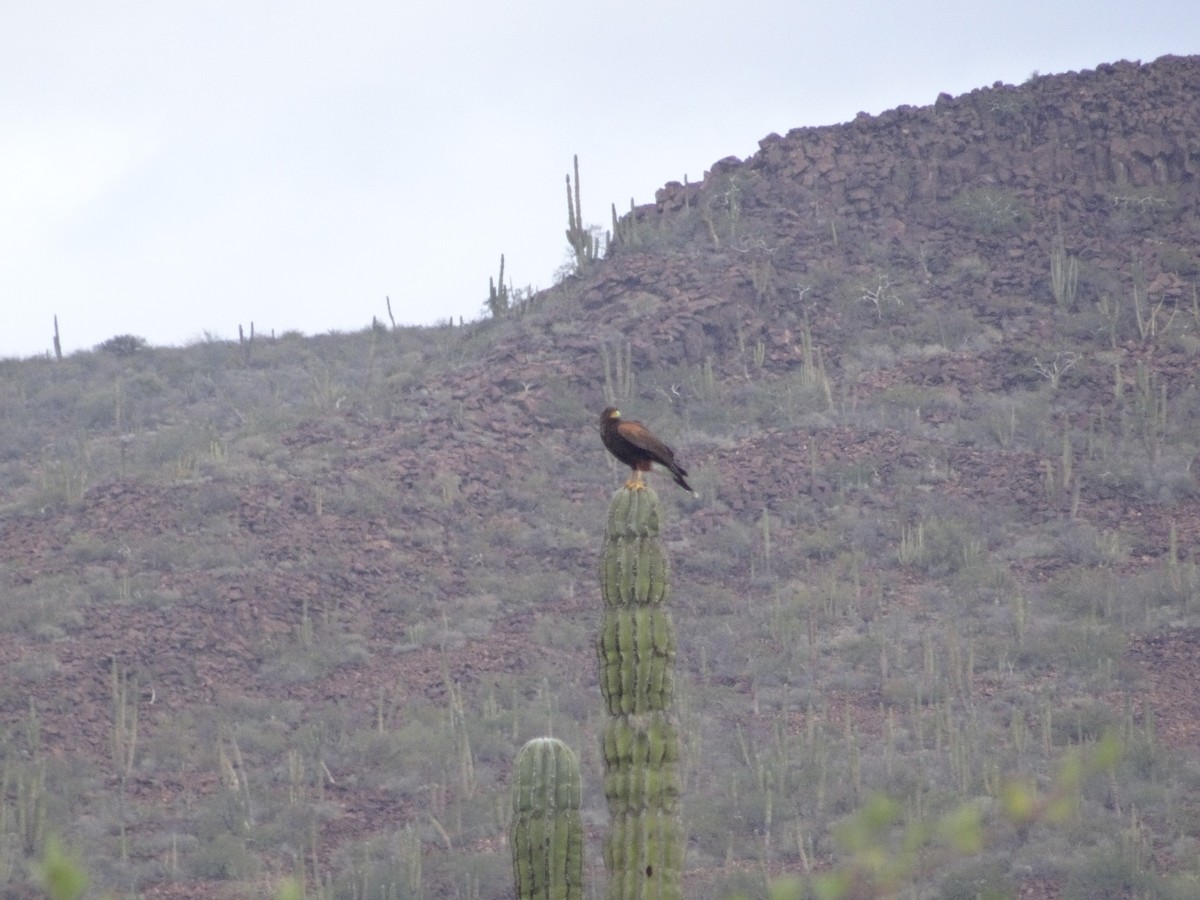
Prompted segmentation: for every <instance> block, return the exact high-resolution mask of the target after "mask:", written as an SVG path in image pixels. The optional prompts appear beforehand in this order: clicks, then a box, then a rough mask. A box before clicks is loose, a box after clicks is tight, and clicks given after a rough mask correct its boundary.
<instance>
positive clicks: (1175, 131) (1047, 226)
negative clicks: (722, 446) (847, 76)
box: [560, 56, 1200, 367]
mask: <svg viewBox="0 0 1200 900" xmlns="http://www.w3.org/2000/svg"><path fill="white" fill-rule="evenodd" d="M1197 97H1200V56H1190V57H1173V56H1167V57H1163V58H1161V59H1159V60H1157V61H1155V62H1153V63H1148V64H1144V65H1143V64H1139V63H1131V62H1118V63H1113V64H1109V65H1102V66H1099V67H1097V68H1096V69H1094V70H1090V71H1085V72H1079V73H1069V74H1065V75H1053V76H1039V77H1034V78H1031V79H1030V80H1029V81H1028V82H1026V83H1025V84H1022V85H1020V86H1011V85H1003V84H996V85H994V86H992V87H990V88H980V89H978V90H975V91H972V92H970V93H968V94H964V95H962V96H960V97H950V96H948V95H945V94H943V95H942V96H940V97H938V98H937V100H936V102H935V103H933V104H931V105H929V106H923V107H915V106H902V107H899V108H897V109H894V110H890V111H888V112H885V113H883V114H881V115H878V116H870V115H866V114H860V115H859V116H858V117H857V118H856V119H855V120H854V121H852V122H849V123H846V124H842V125H834V126H827V127H819V128H798V129H795V130H793V131H791V132H789V133H788V134H787V135H786V136H783V137H781V136H779V135H775V134H772V135H769V136H768V137H766V138H764V139H763V140H762V141H760V148H761V149H760V150H759V152H757V153H755V154H754V155H753V156H751V157H749V158H748V159H746V160H744V161H743V160H738V159H736V158H733V157H730V158H727V159H724V160H721V161H719V162H717V163H715V164H714V165H713V166H712V169H711V170H710V171H709V172H706V173H705V177H704V180H703V181H701V182H698V183H693V184H680V183H677V182H672V183H669V184H667V185H665V186H664V187H663V188H661V189H660V190H659V191H658V192H657V195H656V200H655V202H654V203H653V204H647V205H644V206H640V207H636V208H635V209H633V210H632V211H631V212H630V213H628V214H626V216H624V217H622V218H621V220H620V221H619V223H618V226H617V236H616V239H615V242H614V246H613V251H614V252H612V253H611V254H610V255H609V257H608V258H606V259H605V260H604V261H603V262H601V263H600V264H598V265H595V266H594V267H593V268H592V269H591V271H589V272H588V273H586V275H585V276H584V279H585V282H584V284H583V289H582V291H581V294H580V296H581V298H582V302H581V307H582V313H583V317H582V319H581V321H580V323H579V324H580V329H581V331H580V338H581V340H583V341H584V342H585V343H587V344H588V345H590V346H593V347H594V344H595V340H596V338H597V337H599V338H601V339H602V340H618V339H619V340H625V339H630V340H632V342H633V349H634V354H635V361H636V364H637V365H638V367H645V366H650V367H653V366H656V365H660V364H680V363H686V364H690V365H696V364H702V363H703V362H704V361H705V360H706V359H709V358H713V359H715V360H716V361H717V364H718V365H719V364H720V360H721V358H722V356H725V355H728V354H729V351H731V350H732V349H734V343H733V342H734V341H735V337H737V339H739V340H741V341H742V342H744V341H746V340H750V341H758V340H762V341H764V342H765V344H766V348H767V354H768V358H769V360H770V361H771V362H772V363H779V362H782V361H784V360H783V357H782V356H781V355H786V356H787V357H788V358H790V359H791V360H792V362H796V361H797V360H798V358H799V357H798V354H797V344H796V340H795V337H796V332H797V330H798V328H799V327H800V315H799V312H798V309H799V306H800V304H798V303H797V292H798V291H801V290H803V289H804V286H805V285H808V286H809V287H812V286H813V285H819V286H818V288H817V289H815V290H813V291H812V293H811V294H809V295H808V296H807V298H806V299H805V305H806V306H807V309H806V311H805V312H804V315H805V316H807V320H808V321H809V322H810V323H811V324H812V325H813V328H814V331H819V330H820V329H821V328H822V326H823V325H829V324H830V323H831V322H832V323H833V325H834V327H840V325H839V323H838V322H837V321H835V319H836V318H837V317H842V316H844V315H845V311H846V310H848V309H854V308H859V309H862V308H865V307H864V306H863V304H858V303H857V301H858V300H859V299H861V298H860V297H859V294H857V293H854V291H855V290H857V289H858V287H859V286H860V285H861V286H862V287H863V288H864V290H867V289H870V287H871V286H872V285H873V284H874V285H877V284H879V283H881V282H879V281H877V279H885V280H886V279H893V280H894V282H895V283H896V284H897V285H898V286H900V287H903V288H906V289H908V290H909V291H910V294H911V296H910V297H909V298H908V300H907V302H912V301H913V300H914V299H916V298H917V297H918V296H919V297H921V298H925V299H926V300H928V301H931V302H939V303H943V302H944V303H953V304H955V305H957V306H962V307H969V308H972V309H973V310H974V314H975V315H977V316H978V317H980V318H981V319H983V320H985V321H995V322H996V323H997V324H999V323H1000V322H1001V321H1003V320H1009V319H1011V317H1012V316H1014V315H1023V314H1028V313H1033V312H1035V310H1036V308H1037V306H1038V305H1039V304H1044V303H1051V304H1052V303H1054V302H1055V301H1054V298H1053V297H1052V296H1051V283H1050V279H1051V275H1050V259H1051V255H1052V253H1053V252H1054V251H1055V249H1056V248H1059V249H1060V253H1062V254H1065V255H1069V256H1070V257H1072V258H1074V259H1076V260H1078V262H1079V263H1080V265H1081V268H1082V270H1083V274H1082V275H1081V277H1080V279H1079V286H1078V297H1077V298H1076V301H1075V302H1077V303H1079V304H1085V305H1086V306H1087V307H1088V308H1091V306H1092V305H1094V303H1095V302H1096V301H1098V300H1100V299H1101V297H1102V296H1103V295H1105V294H1107V295H1110V296H1128V294H1129V292H1130V290H1131V289H1132V278H1133V275H1132V272H1133V270H1134V269H1135V268H1136V269H1137V270H1138V276H1137V277H1138V278H1140V279H1141V288H1142V289H1144V293H1145V294H1147V295H1151V296H1153V297H1154V298H1155V300H1156V301H1157V300H1159V299H1163V300H1165V301H1166V302H1167V303H1168V304H1169V305H1172V306H1173V305H1174V304H1177V303H1183V304H1188V305H1189V306H1190V304H1191V302H1192V290H1193V287H1192V285H1193V282H1194V281H1195V277H1196V275H1197V274H1198V273H1200V257H1197V254H1196V250H1195V248H1196V247H1197V246H1200V225H1198V224H1197V222H1198V219H1200V216H1197V211H1198V210H1200V179H1198V178H1197V177H1196V176H1197V173H1198V172H1200V117H1198V116H1197V115H1196V109H1197V105H1196V104H1197V101H1196V98H1197ZM1064 258H1065V256H1064ZM1068 305H1070V304H1068ZM839 310H840V311H839ZM822 319H824V321H822ZM842 324H844V323H842ZM630 336H632V337H630ZM560 337H561V335H560ZM830 349H832V348H830Z"/></svg>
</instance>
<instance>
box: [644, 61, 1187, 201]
mask: <svg viewBox="0 0 1200 900" xmlns="http://www.w3.org/2000/svg"><path fill="white" fill-rule="evenodd" d="M1197 96H1200V56H1187V57H1179V56H1164V57H1162V58H1161V59H1159V60H1156V61H1155V62H1153V63H1149V64H1145V65H1142V64H1139V63H1131V62H1118V63H1113V64H1111V65H1102V66H1099V67H1098V68H1096V69H1094V70H1090V71H1085V72H1080V73H1069V74H1066V75H1053V76H1044V77H1035V78H1032V79H1031V80H1030V81H1028V82H1026V83H1025V84H1023V85H1020V86H1011V85H1003V84H1000V83H997V84H995V85H994V86H992V87H990V88H980V89H978V90H974V91H971V92H970V93H968V94H964V95H963V96H960V97H950V96H949V95H948V94H942V95H941V96H939V97H938V98H937V102H936V103H934V104H933V105H931V106H922V107H914V106H901V107H899V108H897V109H893V110H889V111H888V112H885V113H882V114H881V115H878V116H869V115H867V114H865V113H860V114H859V116H858V117H857V118H856V119H855V120H854V121H853V122H850V123H847V124H843V125H834V126H827V127H820V128H797V129H794V130H792V131H790V132H788V134H787V136H786V137H780V136H779V135H776V134H772V135H769V136H767V137H765V138H763V139H762V140H761V141H760V142H759V146H760V148H761V149H760V151H759V152H758V153H756V154H755V155H754V156H752V157H750V158H749V159H747V160H746V161H745V162H741V161H739V160H737V159H736V158H733V157H730V158H728V159H724V160H721V161H720V162H718V163H716V164H715V165H714V166H713V169H712V171H711V172H710V173H707V174H706V182H707V180H708V179H709V178H710V177H712V176H714V175H722V174H728V173H730V172H733V171H736V170H737V169H739V167H744V168H747V169H749V170H750V171H751V172H754V173H757V174H758V175H759V176H760V179H759V180H758V186H759V190H758V191H757V194H759V195H760V196H759V197H758V199H759V200H761V201H762V202H764V203H768V204H771V203H774V204H782V205H785V206H788V207H791V208H803V207H804V206H806V205H811V204H812V203H814V202H819V203H822V204H825V205H826V206H827V207H828V208H829V209H832V210H836V211H839V212H841V213H843V214H848V213H853V214H855V215H857V216H859V217H871V216H887V215H895V216H900V215H903V214H906V213H907V212H908V210H909V209H910V205H911V204H912V203H913V201H920V200H936V199H946V198H947V197H948V196H950V195H951V194H952V193H953V192H954V191H955V190H956V189H958V188H960V187H962V186H963V185H967V184H975V183H978V182H980V181H983V182H988V183H995V184H998V185H1008V186H1011V187H1013V188H1016V189H1019V190H1026V189H1029V190H1038V191H1048V192H1049V193H1050V194H1051V195H1054V196H1058V197H1059V199H1060V203H1059V206H1060V208H1063V209H1065V208H1067V207H1069V206H1070V204H1071V203H1072V202H1078V201H1079V200H1080V199H1082V200H1083V201H1085V202H1086V200H1087V199H1088V198H1089V197H1094V196H1095V195H1100V197H1101V198H1104V197H1110V196H1111V194H1112V191H1113V188H1114V187H1115V186H1121V185H1125V186H1129V187H1133V188H1145V187H1149V186H1151V185H1168V184H1172V185H1179V184H1183V183H1188V182H1194V179H1195V178H1196V175H1197V173H1200V117H1198V116H1197V115H1196V98H1197ZM703 187H704V185H702V184H700V185H687V186H685V185H682V184H679V183H677V182H672V183H670V184H667V185H666V186H665V187H663V188H662V189H660V190H659V191H658V193H657V195H656V198H655V203H654V204H653V205H652V206H645V207H641V208H639V209H638V210H637V214H638V215H639V217H649V216H652V215H664V214H670V213H671V212H675V211H678V210H680V209H682V208H683V207H685V206H687V205H688V204H690V203H691V204H694V203H696V202H697V201H698V199H699V198H698V196H697V195H698V193H699V192H700V191H702V190H703Z"/></svg>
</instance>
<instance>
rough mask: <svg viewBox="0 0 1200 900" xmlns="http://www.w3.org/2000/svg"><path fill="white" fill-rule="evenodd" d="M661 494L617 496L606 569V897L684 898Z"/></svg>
mask: <svg viewBox="0 0 1200 900" xmlns="http://www.w3.org/2000/svg"><path fill="white" fill-rule="evenodd" d="M659 520H660V512H659V504H658V495H657V494H655V492H654V491H653V490H652V489H650V488H643V489H640V490H632V489H630V488H621V489H620V490H618V491H617V492H616V494H615V495H614V496H613V501H612V505H611V506H610V508H609V513H608V524H607V527H606V529H605V537H604V551H603V554H602V557H601V563H600V585H601V595H602V597H603V599H604V617H603V620H602V622H601V626H600V634H599V637H598V638H597V640H596V654H597V656H598V658H599V663H600V691H601V693H602V694H603V695H604V702H605V705H606V706H607V708H608V713H609V716H610V720H609V722H608V725H607V726H605V729H604V738H603V746H602V751H603V756H604V767H605V776H604V795H605V798H606V800H607V801H608V811H609V818H610V825H609V831H608V834H607V835H605V839H604V864H605V866H606V867H607V869H608V874H609V878H608V892H607V898H608V900H645V898H656V900H680V898H681V897H682V869H683V846H682V836H681V831H680V825H679V793H680V777H679V765H678V764H679V737H678V734H677V732H676V727H675V722H674V719H673V717H672V715H671V712H670V707H671V698H672V695H673V693H674V672H673V667H674V662H675V651H676V644H675V626H674V624H673V623H672V621H671V614H670V612H669V611H668V610H667V608H666V604H667V599H668V567H667V560H666V557H665V555H664V554H663V549H662V543H661V541H660V540H659Z"/></svg>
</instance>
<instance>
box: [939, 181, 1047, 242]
mask: <svg viewBox="0 0 1200 900" xmlns="http://www.w3.org/2000/svg"><path fill="white" fill-rule="evenodd" d="M951 208H952V209H953V210H954V213H955V215H956V216H957V217H958V219H959V221H961V222H962V223H963V224H964V225H966V226H967V227H969V228H972V229H974V230H975V231H978V232H980V233H982V234H988V235H993V236H997V237H1000V236H1005V235H1010V234H1016V233H1017V232H1019V231H1023V230H1024V229H1025V227H1026V226H1027V225H1028V223H1029V210H1028V208H1027V207H1026V205H1025V202H1024V201H1023V200H1022V199H1021V198H1020V197H1019V196H1018V195H1017V194H1016V193H1015V192H1014V191H1011V190H1008V189H1006V188H1001V187H986V188H971V189H969V190H966V191H963V192H962V193H961V194H959V195H958V196H957V197H955V198H954V200H953V201H951Z"/></svg>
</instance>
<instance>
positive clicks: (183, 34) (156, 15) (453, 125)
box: [0, 0, 1200, 357]
mask: <svg viewBox="0 0 1200 900" xmlns="http://www.w3.org/2000/svg"><path fill="white" fill-rule="evenodd" d="M1197 52H1200V15H1197V13H1196V9H1195V6H1194V0H1141V2H1133V0H1122V2H1115V0H1097V2H1092V3H1086V4H1085V3H1080V2H1079V0H1009V2H1004V3H984V2H974V3H963V2H942V0H908V2H903V3H900V2H896V3H889V2H881V0H871V2H866V0H837V2H833V0H807V2H805V0H761V2H756V0H742V2H738V3H733V2H729V0H722V2H714V0H691V2H686V3H685V2H675V0H634V2H627V0H608V2H606V3H588V4H584V3H565V2H563V0H529V2H521V3H517V2H514V3H500V2H497V0H441V2H432V0H430V2H427V3H422V4H417V3H413V2H411V0H387V2H385V0H365V2H345V3H337V4H335V3H330V2H322V3H316V2H308V0H287V2H256V0H236V2H234V0H229V2H226V0H204V2H186V0H181V2H172V3H163V2H150V0H130V2H105V0H61V2H55V0H47V2H35V0H5V2H4V3H3V5H2V6H0V357H3V356H29V355H33V354H39V353H44V352H46V351H48V350H49V349H50V347H51V334H52V330H53V322H52V319H53V316H54V315H55V314H57V315H58V318H59V324H60V328H61V331H62V337H63V349H64V351H66V352H71V351H74V350H78V349H86V348H90V347H92V346H94V345H95V344H97V343H99V342H100V341H102V340H104V339H106V338H108V337H111V336H113V335H116V334H136V335H140V336H142V337H145V338H146V339H148V340H149V341H150V342H151V343H152V344H182V343H186V342H189V341H194V340H199V339H203V337H204V336H205V335H206V334H208V335H212V336H216V337H220V338H236V336H237V328H238V325H239V324H241V325H243V326H245V327H247V328H248V327H249V324H250V322H251V321H253V322H254V324H255V328H256V330H257V331H258V332H259V333H269V332H270V331H271V330H274V331H275V332H276V333H281V332H283V331H286V330H292V329H296V330H300V331H303V332H305V333H308V334H313V333H322V332H326V331H330V330H356V329H360V328H363V327H366V326H367V325H369V324H370V322H371V317H372V316H373V315H374V316H377V317H379V318H380V319H381V320H386V310H385V306H384V297H385V296H387V295H390V296H391V299H392V308H393V311H394V313H395V316H396V319H397V321H398V322H400V323H402V324H425V323H430V322H433V321H435V320H439V319H441V320H445V318H446V317H448V316H454V317H456V318H457V317H458V316H463V317H465V318H467V319H472V318H476V317H478V316H479V314H480V311H481V309H482V306H483V302H484V300H485V299H486V296H487V287H488V278H489V276H494V275H495V274H496V272H497V268H498V264H499V258H500V254H501V253H504V254H505V257H506V260H507V268H506V272H507V274H508V275H510V276H511V277H512V280H513V281H514V282H515V284H516V286H518V287H521V286H524V285H527V284H531V285H533V286H536V287H548V286H550V284H551V283H552V282H553V276H554V272H555V270H556V269H558V268H559V267H560V266H561V265H562V264H563V262H564V261H565V259H566V242H565V239H564V237H563V231H564V229H565V228H566V200H565V188H564V180H563V179H564V176H565V175H566V174H567V172H568V171H569V170H570V167H571V157H572V155H573V154H576V153H578V154H579V158H580V166H581V174H582V188H583V207H584V217H585V220H586V221H587V222H588V223H592V224H597V225H602V226H605V227H607V225H608V223H609V221H610V214H609V208H610V204H611V203H614V202H615V203H616V204H617V207H618V209H620V210H622V211H623V210H625V209H627V208H628V206H629V200H630V198H631V197H632V198H634V199H635V200H636V201H637V202H638V203H647V202H651V201H653V199H654V192H655V190H656V189H657V188H658V187H660V186H661V185H662V184H663V183H665V182H667V181H672V180H682V179H683V177H684V176H685V175H686V176H688V177H689V178H690V179H691V180H693V181H694V180H699V179H700V178H701V177H702V176H703V174H704V171H705V170H706V169H707V168H708V167H709V166H711V164H712V163H713V162H715V161H716V160H718V159H720V158H722V157H724V156H729V155H736V156H739V157H742V158H744V157H746V156H748V155H750V154H751V153H753V152H754V151H755V150H756V149H757V142H758V140H759V139H760V138H762V137H764V136H765V135H767V134H769V133H771V132H773V131H774V132H778V133H780V134H783V133H785V132H787V131H788V130H789V129H791V128H794V127H798V126H802V125H828V124H833V123H837V122H843V121H848V120H850V119H852V118H853V117H854V116H855V114H856V113H858V112H859V111H866V112H869V113H879V112H882V111H884V110H886V109H891V108H893V107H895V106H899V105H901V104H912V105H918V106H919V105H925V104H929V103H932V102H933V100H934V99H935V98H936V96H937V94H938V93H939V92H941V91H946V92H949V93H951V94H956V95H957V94H961V93H964V92H966V91H969V90H972V89H974V88H976V87H981V86H985V85H990V84H992V83H993V82H995V81H1004V82H1006V83H1020V82H1022V81H1024V80H1025V79H1026V78H1027V77H1028V76H1029V75H1030V74H1031V73H1032V72H1033V71H1035V70H1037V71H1039V72H1041V73H1042V74H1052V73H1058V72H1065V71H1071V70H1080V69H1091V68H1095V67H1096V66H1097V65H1099V64H1100V63H1105V62H1113V61H1116V60H1118V59H1130V60H1139V59H1140V60H1141V61H1143V62H1149V61H1151V60H1153V59H1155V58H1157V57H1158V56H1161V55H1163V54H1165V53H1176V54H1189V53H1197Z"/></svg>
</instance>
